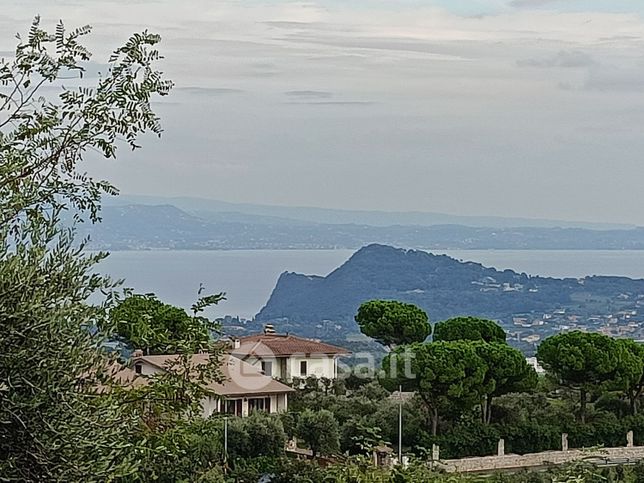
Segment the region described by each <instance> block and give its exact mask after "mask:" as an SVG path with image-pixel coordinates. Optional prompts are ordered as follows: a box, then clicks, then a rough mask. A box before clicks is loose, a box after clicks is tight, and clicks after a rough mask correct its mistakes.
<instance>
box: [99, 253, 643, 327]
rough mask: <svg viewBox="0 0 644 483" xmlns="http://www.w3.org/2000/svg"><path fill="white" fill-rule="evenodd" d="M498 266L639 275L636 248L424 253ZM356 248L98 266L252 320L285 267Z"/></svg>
mask: <svg viewBox="0 0 644 483" xmlns="http://www.w3.org/2000/svg"><path fill="white" fill-rule="evenodd" d="M427 251H431V252H432V253H436V254H446V255H449V256H451V257H453V258H456V259H457V260H462V261H473V262H479V263H482V264H483V265H485V266H488V267H494V268H497V269H500V270H504V269H506V268H510V269H512V270H515V271H517V272H525V273H527V274H530V275H541V276H546V277H557V278H560V277H584V276H587V275H616V276H625V277H631V278H644V251H636V250H633V251H631V250H623V251H613V250H580V251H577V250H427ZM353 253H354V250H226V251H187V250H185V251H184V250H158V251H117V252H112V253H111V254H110V256H109V257H108V258H107V259H106V260H104V261H103V262H101V264H100V265H99V266H98V267H97V268H98V271H99V272H101V273H104V274H108V275H110V276H112V277H113V278H115V279H122V280H123V281H124V282H123V287H129V288H132V289H134V291H135V292H136V293H155V294H156V295H157V296H158V297H159V298H160V299H161V300H163V301H165V302H168V303H171V304H173V305H178V306H181V307H185V308H189V307H190V306H191V305H192V304H193V303H194V302H195V301H196V300H197V298H198V292H199V289H200V287H203V292H202V293H203V294H205V293H219V292H225V293H226V300H225V301H223V302H221V303H220V304H219V305H218V306H216V307H213V308H212V309H211V310H209V312H208V315H209V316H211V317H223V316H225V315H231V316H238V317H242V318H246V319H252V318H253V317H254V316H255V314H257V312H259V310H260V309H261V308H262V307H263V306H264V304H265V303H266V302H267V300H268V298H269V297H270V295H271V292H272V290H273V288H274V287H275V283H276V282H277V279H278V277H279V275H280V274H281V273H283V272H285V271H288V272H297V273H303V274H306V275H320V276H324V275H327V274H329V273H330V272H332V271H333V270H335V269H336V268H338V267H339V266H340V265H342V264H343V263H344V262H345V261H346V260H347V259H348V258H349V257H350V256H351V255H352V254H353Z"/></svg>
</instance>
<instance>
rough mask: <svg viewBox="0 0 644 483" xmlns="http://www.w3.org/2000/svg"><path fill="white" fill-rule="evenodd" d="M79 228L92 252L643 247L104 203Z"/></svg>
mask: <svg viewBox="0 0 644 483" xmlns="http://www.w3.org/2000/svg"><path fill="white" fill-rule="evenodd" d="M102 216H103V223H101V224H98V225H93V226H92V225H86V226H84V227H82V228H83V233H84V234H88V235H90V236H91V239H92V246H93V247H94V248H102V249H111V250H132V249H186V250H192V249H204V250H218V249H335V248H350V249H357V248H359V247H361V246H364V245H366V244H370V243H382V244H388V245H396V246H404V247H413V248H431V249H543V250H546V249H570V250H583V249H605V250H624V249H632V250H640V249H644V229H642V228H635V229H629V230H588V229H583V228H536V227H517V228H514V227H513V228H486V227H471V226H463V225H433V226H421V225H394V226H372V225H357V224H341V223H334V224H330V223H314V222H308V221H301V220H291V219H288V218H281V217H273V216H263V215H252V214H245V213H239V212H211V211H207V210H202V211H197V210H195V211H193V212H190V213H188V212H186V211H184V210H182V209H179V208H177V207H176V206H173V205H141V204H134V205H133V204H125V205H109V204H108V205H106V206H105V207H104V209H103V213H102Z"/></svg>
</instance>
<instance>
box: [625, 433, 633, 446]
mask: <svg viewBox="0 0 644 483" xmlns="http://www.w3.org/2000/svg"><path fill="white" fill-rule="evenodd" d="M633 446H635V445H634V444H633V431H629V432H628V433H626V447H627V448H632V447H633Z"/></svg>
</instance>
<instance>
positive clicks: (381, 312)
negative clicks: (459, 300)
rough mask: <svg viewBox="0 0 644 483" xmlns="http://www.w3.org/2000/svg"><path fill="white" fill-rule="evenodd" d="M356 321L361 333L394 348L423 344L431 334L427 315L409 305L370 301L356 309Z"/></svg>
mask: <svg viewBox="0 0 644 483" xmlns="http://www.w3.org/2000/svg"><path fill="white" fill-rule="evenodd" d="M355 320H356V322H357V323H358V325H359V326H360V330H361V331H362V333H363V334H365V335H367V336H369V337H372V338H374V339H375V340H377V341H378V342H380V343H381V344H383V345H386V346H389V347H394V346H398V345H402V344H411V343H414V342H423V341H424V340H425V339H427V337H429V336H430V334H431V333H432V327H431V325H429V319H428V318H427V314H426V313H425V312H423V311H422V310H421V309H419V308H418V307H416V306H415V305H412V304H406V303H403V302H397V301H395V300H371V301H369V302H365V303H363V304H362V305H361V306H360V308H359V309H358V313H357V314H356V316H355Z"/></svg>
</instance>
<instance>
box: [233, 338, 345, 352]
mask: <svg viewBox="0 0 644 483" xmlns="http://www.w3.org/2000/svg"><path fill="white" fill-rule="evenodd" d="M239 341H240V347H239V348H237V349H233V350H232V353H233V354H236V355H243V356H249V355H254V356H260V357H261V356H278V357H279V356H292V355H326V356H329V355H333V356H341V355H348V354H350V352H349V351H348V350H346V349H343V348H342V347H337V346H334V345H331V344H327V343H325V342H320V341H319V340H312V339H305V338H303V337H297V336H295V335H291V334H257V335H249V336H246V337H240V339H239Z"/></svg>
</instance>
